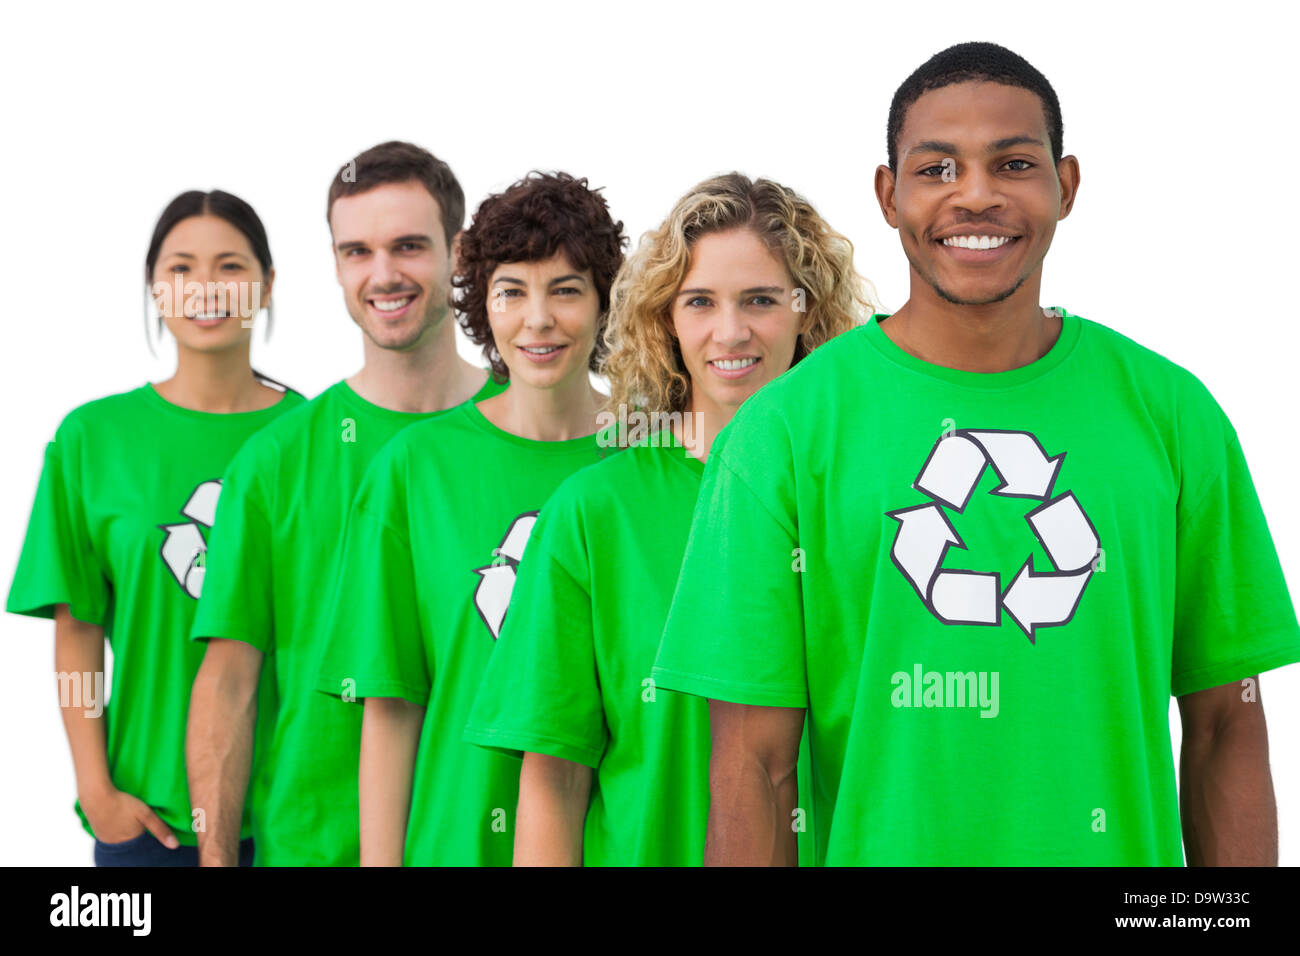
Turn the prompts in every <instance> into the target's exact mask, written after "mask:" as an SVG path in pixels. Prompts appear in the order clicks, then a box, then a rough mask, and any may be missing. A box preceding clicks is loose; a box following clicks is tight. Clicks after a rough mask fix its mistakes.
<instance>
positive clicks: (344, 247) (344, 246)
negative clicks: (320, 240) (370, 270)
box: [334, 232, 433, 252]
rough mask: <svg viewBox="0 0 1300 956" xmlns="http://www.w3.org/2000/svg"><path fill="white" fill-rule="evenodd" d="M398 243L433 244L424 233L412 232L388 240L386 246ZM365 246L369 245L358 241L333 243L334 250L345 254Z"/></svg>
mask: <svg viewBox="0 0 1300 956" xmlns="http://www.w3.org/2000/svg"><path fill="white" fill-rule="evenodd" d="M399 242H430V243H431V242H433V240H432V239H430V238H429V236H428V235H427V234H425V233H422V232H413V233H411V234H410V235H406V236H398V237H397V238H395V239H389V240H388V241H387V243H386V244H387V245H391V246H395V245H397V244H398V243H399ZM367 245H369V244H368V243H365V242H362V241H361V240H360V239H353V240H350V241H348V242H338V243H335V244H334V248H335V249H337V250H338V251H339V252H347V251H348V250H349V249H364V248H365V247H366V246H367Z"/></svg>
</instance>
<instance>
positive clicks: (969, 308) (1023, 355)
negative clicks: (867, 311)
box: [880, 271, 1061, 373]
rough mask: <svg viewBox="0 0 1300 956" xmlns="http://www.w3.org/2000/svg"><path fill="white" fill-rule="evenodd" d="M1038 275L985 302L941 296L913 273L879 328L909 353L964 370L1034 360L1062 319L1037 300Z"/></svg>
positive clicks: (1002, 368) (1004, 368) (1050, 341)
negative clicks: (903, 297) (900, 301)
mask: <svg viewBox="0 0 1300 956" xmlns="http://www.w3.org/2000/svg"><path fill="white" fill-rule="evenodd" d="M1039 284H1040V276H1038V275H1034V276H1032V277H1031V278H1030V279H1027V280H1026V281H1025V283H1024V285H1022V286H1021V287H1020V288H1019V289H1017V290H1016V291H1015V293H1014V294H1013V295H1011V296H1009V297H1007V298H1006V299H1003V300H1002V301H1001V302H992V303H989V304H987V305H958V304H956V303H953V302H949V301H947V300H946V299H943V298H941V297H940V296H939V295H938V294H937V293H935V291H934V289H933V288H932V287H931V286H930V285H929V283H927V282H925V281H924V280H922V279H921V278H920V276H918V275H917V274H916V272H915V271H913V272H912V295H911V297H910V298H909V299H908V300H907V302H906V303H905V304H904V305H903V307H902V308H901V309H899V310H898V311H897V312H895V313H894V314H893V315H891V316H890V317H889V320H888V321H887V322H885V323H883V324H882V325H881V326H880V328H881V330H882V331H883V332H884V333H885V334H886V335H887V336H889V338H890V341H892V342H893V343H894V344H895V345H897V346H898V347H899V348H901V349H902V350H903V351H905V352H907V353H908V354H909V355H912V356H915V357H916V358H919V359H921V360H922V361H923V362H929V363H930V364H931V365H940V366H943V367H944V368H952V369H959V370H961V371H964V372H984V373H992V372H1008V371H1010V370H1012V369H1016V368H1021V367H1023V366H1025V365H1029V364H1030V363H1032V362H1036V361H1038V360H1039V359H1040V358H1042V357H1043V356H1044V355H1046V354H1047V353H1048V352H1049V351H1051V348H1052V346H1053V345H1055V344H1056V340H1057V338H1058V337H1059V336H1060V334H1061V318H1060V317H1059V316H1057V315H1056V314H1055V313H1050V314H1049V313H1045V312H1044V311H1043V309H1042V308H1040V307H1039V305H1038V293H1039Z"/></svg>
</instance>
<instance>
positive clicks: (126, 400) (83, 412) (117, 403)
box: [56, 385, 150, 437]
mask: <svg viewBox="0 0 1300 956" xmlns="http://www.w3.org/2000/svg"><path fill="white" fill-rule="evenodd" d="M149 387H150V386H148V385H142V386H140V387H139V388H133V389H130V390H128V391H125V392H116V393H114V394H112V395H105V396H104V397H103V398H96V399H93V400H91V401H89V402H86V403H85V404H84V405H78V406H77V407H76V408H74V409H73V410H72V411H70V412H68V414H66V415H65V416H63V421H62V422H60V424H59V428H58V431H57V432H56V435H57V436H58V437H63V435H64V434H68V435H72V434H74V433H77V432H83V431H86V430H89V429H94V428H97V427H101V426H106V425H113V424H115V423H116V422H118V421H121V420H122V419H123V418H125V417H130V416H135V415H139V414H140V412H141V411H143V410H145V409H147V408H148V407H149V397H148V395H147V389H149Z"/></svg>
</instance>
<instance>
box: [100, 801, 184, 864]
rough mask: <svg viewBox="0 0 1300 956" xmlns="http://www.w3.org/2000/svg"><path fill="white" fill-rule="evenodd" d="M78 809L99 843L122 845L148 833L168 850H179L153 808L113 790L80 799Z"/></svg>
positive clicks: (177, 844)
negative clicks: (84, 815) (146, 831)
mask: <svg viewBox="0 0 1300 956" xmlns="http://www.w3.org/2000/svg"><path fill="white" fill-rule="evenodd" d="M81 809H82V812H84V813H85V814H86V819H87V820H89V821H90V829H91V830H93V831H94V832H95V838H96V839H98V840H99V841H100V842H102V843H125V842H126V841H127V840H134V839H135V838H136V837H138V836H139V835H140V834H141V833H143V832H144V831H145V830H148V831H149V832H150V833H152V834H153V835H154V836H155V837H156V838H157V840H158V842H159V843H161V844H162V845H163V846H165V847H167V849H169V850H174V849H176V848H177V847H178V846H180V841H179V840H177V839H176V834H174V833H172V831H171V827H169V826H167V824H165V823H163V822H162V818H161V817H159V816H158V814H156V813H154V812H153V808H152V807H150V806H149V805H148V804H147V803H145V802H144V801H143V800H140V799H139V798H137V797H133V796H132V795H131V794H129V793H126V792H124V791H122V790H118V789H116V788H113V789H111V790H107V791H104V792H103V793H100V794H95V795H92V796H88V797H83V798H82V800H81Z"/></svg>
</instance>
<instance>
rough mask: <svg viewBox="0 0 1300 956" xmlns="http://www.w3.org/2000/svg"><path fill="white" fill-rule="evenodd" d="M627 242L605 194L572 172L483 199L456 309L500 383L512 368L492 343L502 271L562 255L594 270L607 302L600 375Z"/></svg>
mask: <svg viewBox="0 0 1300 956" xmlns="http://www.w3.org/2000/svg"><path fill="white" fill-rule="evenodd" d="M626 244H627V237H626V236H624V235H623V224H622V223H621V222H615V221H614V220H613V218H612V217H611V216H610V214H609V205H608V204H607V203H606V202H605V197H604V196H602V195H600V190H598V189H591V188H589V187H588V186H587V180H585V179H575V178H574V177H573V176H570V175H569V174H568V173H563V172H556V173H542V172H538V171H536V170H534V171H533V172H531V173H529V174H528V175H527V176H525V177H524V178H523V179H521V180H519V181H518V182H517V183H514V184H513V185H512V186H510V187H509V188H508V189H506V190H505V192H501V193H494V194H493V195H491V196H488V198H487V199H485V200H483V202H482V204H481V205H480V206H479V207H478V211H477V212H475V213H474V221H473V222H472V223H470V226H469V228H468V229H466V230H465V231H464V233H462V234H461V237H460V257H459V261H458V262H457V264H456V275H455V277H454V278H453V279H452V285H453V286H455V288H456V289H457V290H458V293H459V294H458V296H457V299H456V311H457V312H458V313H459V315H458V318H459V320H460V325H461V328H463V329H464V330H465V334H466V335H467V336H469V339H470V341H472V342H473V343H474V344H475V345H479V346H482V348H483V356H484V358H486V359H487V361H488V364H489V365H491V366H492V374H493V376H494V377H495V378H496V380H497V381H498V382H504V381H506V380H507V379H508V378H509V377H510V370H509V369H508V368H507V367H506V363H505V362H504V361H503V360H502V358H501V354H500V353H499V352H498V351H497V348H496V345H495V343H494V342H493V339H492V324H491V322H490V321H489V320H488V305H487V302H488V291H489V290H488V284H489V283H490V282H491V281H492V273H493V272H495V271H496V268H497V266H499V265H501V264H502V263H505V262H537V261H539V260H542V259H549V258H550V257H551V256H553V255H555V254H556V252H558V251H560V250H561V249H562V250H563V251H564V254H565V256H567V257H568V260H569V263H570V264H571V265H572V266H573V267H574V268H575V269H590V270H591V275H592V279H593V281H594V283H595V286H596V291H597V293H598V294H599V296H600V318H599V320H598V321H597V324H596V347H595V348H594V349H593V350H592V354H591V369H592V371H595V370H596V369H597V368H598V367H599V365H600V362H601V360H602V359H603V358H604V354H605V351H604V334H603V333H604V330H605V317H606V316H607V315H608V313H609V288H610V285H612V284H613V282H614V276H615V275H616V274H617V273H618V269H619V266H621V265H622V264H623V247H624V246H625V245H626Z"/></svg>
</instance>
